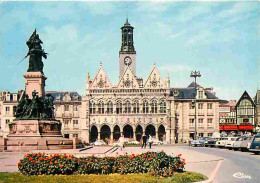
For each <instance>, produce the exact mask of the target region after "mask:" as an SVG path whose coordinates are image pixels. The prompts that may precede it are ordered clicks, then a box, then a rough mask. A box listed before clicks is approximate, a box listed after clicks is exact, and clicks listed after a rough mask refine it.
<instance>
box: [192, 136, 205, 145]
mask: <svg viewBox="0 0 260 183" xmlns="http://www.w3.org/2000/svg"><path fill="white" fill-rule="evenodd" d="M208 138H209V137H199V139H198V140H192V141H191V146H193V147H197V146H201V147H202V146H204V144H205V141H206V140H207V139H208Z"/></svg>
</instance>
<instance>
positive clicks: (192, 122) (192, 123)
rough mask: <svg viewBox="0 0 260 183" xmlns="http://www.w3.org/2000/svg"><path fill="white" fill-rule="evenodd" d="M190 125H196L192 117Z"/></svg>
mask: <svg viewBox="0 0 260 183" xmlns="http://www.w3.org/2000/svg"><path fill="white" fill-rule="evenodd" d="M189 122H190V127H194V119H190V121H189Z"/></svg>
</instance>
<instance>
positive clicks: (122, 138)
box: [119, 135, 125, 151]
mask: <svg viewBox="0 0 260 183" xmlns="http://www.w3.org/2000/svg"><path fill="white" fill-rule="evenodd" d="M124 143H125V139H124V136H123V135H121V137H120V138H119V144H120V150H121V151H122V149H123V147H124Z"/></svg>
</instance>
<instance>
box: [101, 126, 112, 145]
mask: <svg viewBox="0 0 260 183" xmlns="http://www.w3.org/2000/svg"><path fill="white" fill-rule="evenodd" d="M110 136H111V129H110V126H108V125H107V124H104V125H102V126H101V128H100V139H102V140H104V141H105V142H108V141H109V140H110Z"/></svg>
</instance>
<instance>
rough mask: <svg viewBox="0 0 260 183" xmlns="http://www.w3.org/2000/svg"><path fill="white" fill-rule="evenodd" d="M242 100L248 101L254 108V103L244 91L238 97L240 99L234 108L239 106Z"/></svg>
mask: <svg viewBox="0 0 260 183" xmlns="http://www.w3.org/2000/svg"><path fill="white" fill-rule="evenodd" d="M243 99H248V100H249V101H250V102H251V103H252V104H253V105H254V106H255V103H254V101H253V100H252V98H251V97H250V96H249V94H248V93H247V91H246V90H245V91H244V93H243V95H242V96H241V97H240V99H239V100H238V102H237V104H236V107H237V106H239V105H240V102H241V101H242V100H243Z"/></svg>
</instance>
